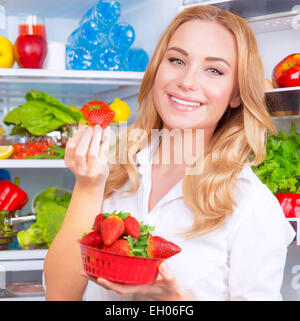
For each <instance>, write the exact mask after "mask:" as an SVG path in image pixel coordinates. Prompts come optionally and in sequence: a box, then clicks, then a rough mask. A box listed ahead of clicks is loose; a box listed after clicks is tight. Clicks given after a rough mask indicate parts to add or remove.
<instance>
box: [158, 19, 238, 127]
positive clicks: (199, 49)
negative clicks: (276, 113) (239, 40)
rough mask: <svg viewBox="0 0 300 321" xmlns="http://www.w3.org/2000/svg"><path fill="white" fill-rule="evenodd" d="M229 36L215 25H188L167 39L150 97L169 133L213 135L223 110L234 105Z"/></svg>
mask: <svg viewBox="0 0 300 321" xmlns="http://www.w3.org/2000/svg"><path fill="white" fill-rule="evenodd" d="M236 88H237V49H236V42H235V38H234V36H233V35H232V34H231V33H230V31H228V30H227V29H226V28H224V27H223V26H221V25H219V24H217V23H215V22H207V21H199V20H194V21H189V22H186V23H184V24H182V25H181V26H180V27H179V28H178V29H177V30H176V32H175V33H174V35H173V36H172V38H171V40H170V42H169V44H168V47H167V51H166V53H165V55H164V57H163V60H162V62H161V64H160V66H159V68H158V71H157V74H156V78H155V82H154V87H153V97H154V102H155V105H156V109H157V112H158V113H159V115H160V117H161V118H162V120H163V122H164V127H166V128H169V129H175V128H177V129H187V128H192V129H196V128H201V129H209V130H211V131H212V132H213V131H214V130H215V128H216V126H217V124H218V121H219V120H220V118H221V117H222V115H223V114H224V112H225V110H226V109H227V107H228V105H229V104H230V105H231V107H232V108H234V107H238V106H239V105H240V99H239V96H238V95H237V94H236V91H237V90H236Z"/></svg>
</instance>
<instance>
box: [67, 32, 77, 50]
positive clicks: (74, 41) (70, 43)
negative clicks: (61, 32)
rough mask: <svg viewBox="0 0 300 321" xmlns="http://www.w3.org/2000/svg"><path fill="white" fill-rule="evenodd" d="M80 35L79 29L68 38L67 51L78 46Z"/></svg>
mask: <svg viewBox="0 0 300 321" xmlns="http://www.w3.org/2000/svg"><path fill="white" fill-rule="evenodd" d="M78 34H79V28H77V29H75V30H74V31H73V32H72V33H71V34H70V35H69V36H68V38H67V41H66V50H68V48H70V47H75V46H77V43H78V42H77V40H78Z"/></svg>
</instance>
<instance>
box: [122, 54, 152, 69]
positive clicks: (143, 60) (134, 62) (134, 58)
mask: <svg viewBox="0 0 300 321" xmlns="http://www.w3.org/2000/svg"><path fill="white" fill-rule="evenodd" d="M123 61H124V69H125V70H126V71H145V70H146V67H147V65H148V62H149V57H148V54H147V52H146V51H145V50H144V49H142V48H130V49H128V50H127V52H126V53H125V56H124V60H123Z"/></svg>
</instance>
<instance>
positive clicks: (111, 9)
mask: <svg viewBox="0 0 300 321" xmlns="http://www.w3.org/2000/svg"><path fill="white" fill-rule="evenodd" d="M120 15H121V7H120V3H119V1H116V0H100V1H99V2H98V3H97V4H96V5H95V6H94V7H92V8H90V9H89V10H88V11H87V12H86V13H85V14H84V16H83V17H82V18H81V20H80V24H83V23H85V22H87V21H94V22H96V23H101V24H104V25H108V26H111V25H113V24H114V23H115V22H116V21H117V20H118V19H119V17H120Z"/></svg>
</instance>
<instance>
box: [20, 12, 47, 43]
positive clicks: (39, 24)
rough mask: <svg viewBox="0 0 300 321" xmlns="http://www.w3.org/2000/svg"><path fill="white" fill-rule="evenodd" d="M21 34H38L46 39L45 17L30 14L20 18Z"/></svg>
mask: <svg viewBox="0 0 300 321" xmlns="http://www.w3.org/2000/svg"><path fill="white" fill-rule="evenodd" d="M18 32H19V36H23V35H37V36H42V37H44V38H45V39H46V28H45V19H44V17H40V16H35V15H29V16H21V17H20V18H19V26H18Z"/></svg>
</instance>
